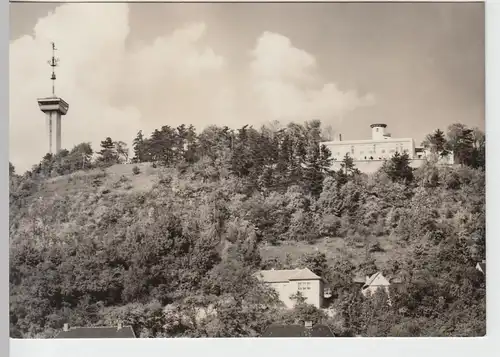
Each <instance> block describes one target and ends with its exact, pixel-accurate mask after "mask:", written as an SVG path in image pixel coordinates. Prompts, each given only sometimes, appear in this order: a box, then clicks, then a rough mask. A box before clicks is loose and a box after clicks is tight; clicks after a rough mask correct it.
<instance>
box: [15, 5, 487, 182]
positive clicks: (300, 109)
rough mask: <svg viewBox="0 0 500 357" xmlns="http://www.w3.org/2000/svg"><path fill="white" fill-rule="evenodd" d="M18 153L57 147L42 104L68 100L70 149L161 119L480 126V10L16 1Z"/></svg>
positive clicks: (401, 129) (351, 126) (418, 129)
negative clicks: (48, 99)
mask: <svg viewBox="0 0 500 357" xmlns="http://www.w3.org/2000/svg"><path fill="white" fill-rule="evenodd" d="M10 6H11V45H10V62H11V63H10V150H11V151H10V158H11V161H12V162H13V163H14V165H15V166H16V168H17V170H18V172H22V171H24V170H26V169H28V168H30V167H31V165H32V164H34V163H36V162H38V161H39V160H40V158H41V157H42V156H43V154H44V152H46V151H47V146H48V139H47V138H46V136H45V120H44V114H43V113H42V112H40V111H39V109H38V105H37V102H36V99H37V98H39V97H44V96H49V95H50V94H51V83H50V80H49V78H50V73H51V69H50V67H49V66H48V64H47V60H49V59H50V56H51V47H50V42H51V41H54V42H55V43H56V47H57V48H58V49H59V51H58V52H57V57H59V58H60V67H59V68H58V69H57V75H58V79H57V83H56V94H57V95H59V96H61V97H62V98H63V99H65V100H66V101H67V102H68V103H69V105H70V109H69V112H68V114H67V115H66V116H65V117H64V118H63V135H62V145H63V147H66V148H68V149H71V148H72V147H73V145H75V144H78V143H80V142H84V141H90V142H92V143H93V146H94V149H98V146H99V142H100V141H101V140H103V139H104V138H105V137H106V136H111V137H112V138H113V139H114V140H123V141H126V142H128V143H130V142H131V141H132V139H133V138H134V136H135V134H136V133H137V131H138V130H141V129H142V130H144V131H145V133H147V134H148V135H149V133H150V132H151V131H152V130H153V129H155V128H159V127H161V126H162V125H171V126H176V125H179V124H181V123H185V124H194V125H196V126H197V127H198V128H200V129H202V128H203V127H204V126H206V125H209V124H219V125H228V126H231V127H238V126H242V125H244V124H247V123H248V124H253V125H254V126H259V125H260V124H261V123H263V122H267V121H269V120H273V119H277V120H280V121H282V122H287V121H290V120H296V121H303V120H308V119H314V118H317V119H321V120H322V121H323V122H324V123H325V124H330V125H332V126H333V127H334V129H335V130H336V131H337V132H339V133H342V136H343V138H344V139H364V138H369V136H370V129H369V124H370V123H374V122H383V123H386V124H388V130H389V132H391V133H392V134H393V136H397V137H413V138H414V139H415V141H416V143H417V144H420V142H421V140H422V139H423V137H424V136H425V134H427V133H429V132H431V131H433V130H434V129H436V128H438V127H439V128H442V129H445V128H446V127H447V126H448V125H449V124H451V123H454V122H462V123H464V124H466V125H469V126H472V127H475V126H478V127H480V128H481V129H483V128H484V5H483V4H481V3H441V4H438V3H434V4H433V3H426V4H409V3H406V4H394V3H393V4H390V3H380V4H366V3H358V4H356V3H345V4H342V3H332V4H327V3H318V4H305V3H303V4H299V3H297V4H293V3H288V4H265V3H264V4H262V3H261V4H258V3H254V4H237V3H233V4H216V3H207V4H65V5H57V4H11V5H10Z"/></svg>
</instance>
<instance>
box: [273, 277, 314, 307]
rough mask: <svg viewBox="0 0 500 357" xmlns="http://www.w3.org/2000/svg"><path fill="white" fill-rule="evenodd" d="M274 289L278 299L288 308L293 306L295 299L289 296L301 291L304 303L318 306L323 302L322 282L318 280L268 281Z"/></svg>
mask: <svg viewBox="0 0 500 357" xmlns="http://www.w3.org/2000/svg"><path fill="white" fill-rule="evenodd" d="M268 284H269V285H270V286H271V287H272V288H274V289H275V290H276V292H277V293H278V295H279V298H280V300H281V301H282V302H283V303H284V304H285V306H286V307H288V308H293V307H294V305H295V301H294V300H292V299H290V296H292V295H294V294H297V292H299V291H300V292H301V293H302V295H303V296H304V297H305V298H306V303H307V304H311V305H314V306H316V307H317V308H320V307H321V306H322V304H323V283H322V282H321V281H320V280H292V281H290V282H277V283H268Z"/></svg>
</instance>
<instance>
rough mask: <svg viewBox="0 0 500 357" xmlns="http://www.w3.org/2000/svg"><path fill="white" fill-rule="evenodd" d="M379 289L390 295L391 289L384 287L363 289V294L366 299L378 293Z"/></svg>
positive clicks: (376, 286) (372, 286) (373, 286)
mask: <svg viewBox="0 0 500 357" xmlns="http://www.w3.org/2000/svg"><path fill="white" fill-rule="evenodd" d="M378 289H384V290H385V292H386V293H387V294H389V287H388V286H384V285H370V286H369V287H367V288H366V289H363V290H362V291H361V292H362V293H363V295H364V296H365V297H368V296H372V295H373V294H375V293H376V292H377V290H378Z"/></svg>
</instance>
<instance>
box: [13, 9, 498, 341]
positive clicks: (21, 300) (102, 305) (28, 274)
mask: <svg viewBox="0 0 500 357" xmlns="http://www.w3.org/2000/svg"><path fill="white" fill-rule="evenodd" d="M9 7H10V35H9V36H10V43H9V62H10V63H9V78H8V81H9V223H8V224H9V284H10V285H9V297H10V301H9V315H10V317H9V320H10V337H11V338H12V339H95V338H104V339H108V338H122V339H139V338H233V337H237V338H245V337H256V338H287V337H288V338H300V337H309V338H316V337H326V338H343V337H480V336H485V335H486V265H487V264H486V185H485V181H486V179H485V177H486V175H485V172H486V154H485V151H486V150H485V147H486V131H485V4H484V3H483V2H457V3H454V2H448V3H432V2H425V3H412V2H401V3H396V2H371V3H367V2H358V3H355V2H353V3H349V2H341V3H339V2H331V3H329V2H322V3H305V2H304V3H300V2H295V3H265V2H261V3H230V2H229V3H208V2H205V3H182V2H181V3H160V2H158V3H140V2H138V3H126V2H116V3H41V2H39V3H37V2H34V3H23V2H14V3H10V6H9ZM488 138H489V135H488ZM489 155H490V156H489V158H490V157H491V152H489ZM492 274H493V273H492Z"/></svg>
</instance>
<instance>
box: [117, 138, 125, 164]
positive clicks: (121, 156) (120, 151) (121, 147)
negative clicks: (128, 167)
mask: <svg viewBox="0 0 500 357" xmlns="http://www.w3.org/2000/svg"><path fill="white" fill-rule="evenodd" d="M114 146H115V150H116V154H117V155H118V162H119V163H123V162H125V163H126V162H128V148H127V144H126V143H124V142H123V141H115V142H114Z"/></svg>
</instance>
